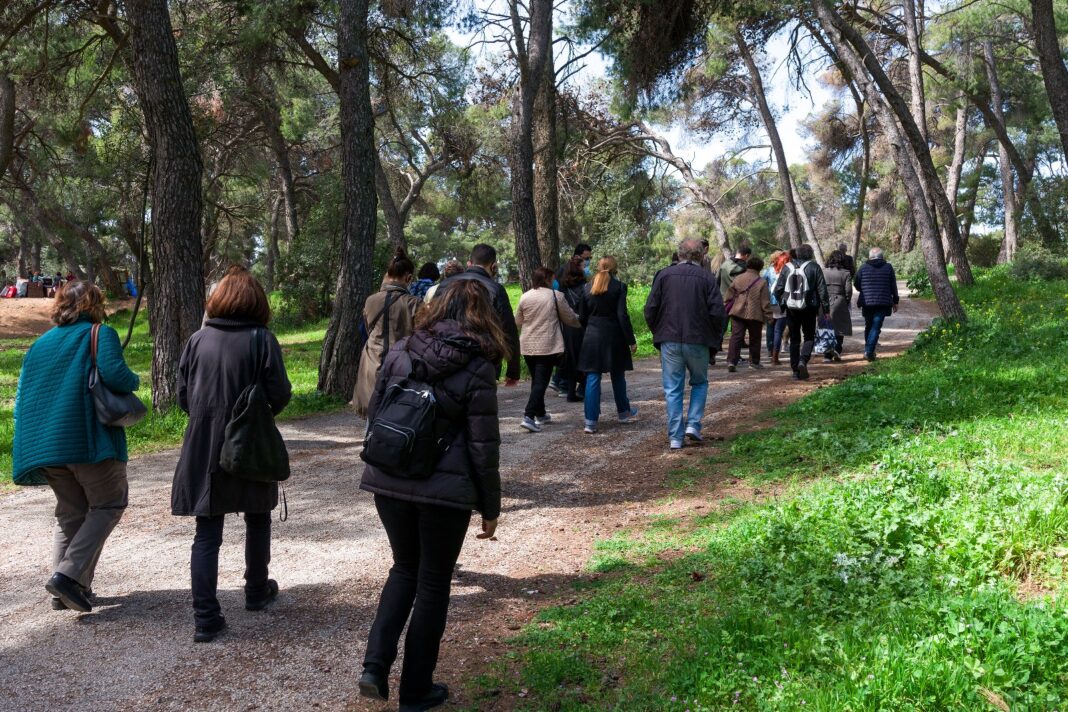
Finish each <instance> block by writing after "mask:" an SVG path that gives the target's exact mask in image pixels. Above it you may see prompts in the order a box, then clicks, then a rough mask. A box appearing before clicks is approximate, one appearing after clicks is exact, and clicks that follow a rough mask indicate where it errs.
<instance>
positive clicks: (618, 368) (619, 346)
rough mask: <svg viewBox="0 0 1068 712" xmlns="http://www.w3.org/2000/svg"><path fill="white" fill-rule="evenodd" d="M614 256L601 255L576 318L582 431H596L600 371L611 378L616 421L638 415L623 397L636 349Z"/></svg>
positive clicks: (636, 410)
mask: <svg viewBox="0 0 1068 712" xmlns="http://www.w3.org/2000/svg"><path fill="white" fill-rule="evenodd" d="M616 269H617V267H616V259H615V258H614V257H602V258H601V260H600V261H599V262H598V263H597V274H596V275H595V276H594V278H593V281H592V282H591V283H590V284H588V285H586V291H585V295H584V298H583V300H582V305H581V310H580V312H579V317H580V319H581V321H582V325H583V327H584V328H585V329H586V334H585V336H584V337H583V340H582V351H581V352H580V353H579V360H578V370H580V371H582V372H583V373H585V374H586V397H585V411H586V413H585V415H586V427H585V432H587V433H591V434H592V433H596V432H597V421H598V420H599V419H600V417H601V374H603V373H608V374H610V375H611V378H612V395H613V396H614V397H615V401H616V413H617V415H618V417H619V422H621V423H629V422H631V421H633V420H634V419H635V418H636V417H637V416H638V409H637V408H632V407H631V405H630V400H628V398H627V377H626V372H627V371H633V370H634V361H633V359H632V358H631V356H632V354H633V353H634V352H635V351H637V349H638V346H637V342H636V341H635V339H634V328H633V327H632V326H631V323H630V314H629V313H628V312H627V285H625V284H623V283H622V282H620V281H619V280H618V279H616Z"/></svg>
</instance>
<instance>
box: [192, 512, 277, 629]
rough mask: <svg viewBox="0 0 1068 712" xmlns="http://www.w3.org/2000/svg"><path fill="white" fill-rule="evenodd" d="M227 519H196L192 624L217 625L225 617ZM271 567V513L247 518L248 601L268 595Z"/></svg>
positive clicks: (246, 583) (250, 515) (216, 517)
mask: <svg viewBox="0 0 1068 712" xmlns="http://www.w3.org/2000/svg"><path fill="white" fill-rule="evenodd" d="M225 522H226V517H225V515H222V514H220V515H218V516H214V517H197V533H196V536H195V537H193V551H192V556H191V557H190V561H189V569H190V574H191V578H192V580H193V621H194V622H195V624H196V625H198V626H210V625H214V624H215V623H216V622H218V620H219V619H220V618H221V617H222V609H221V608H220V607H219V599H218V598H217V592H218V587H219V547H220V546H222V539H223V524H224V523H225ZM270 563H271V513H270V512H260V513H257V514H252V513H249V514H246V515H245V598H246V599H249V598H252V599H255V598H257V597H260V596H262V595H264V594H265V593H266V592H267V565H268V564H270Z"/></svg>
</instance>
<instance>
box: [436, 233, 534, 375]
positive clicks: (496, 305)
mask: <svg viewBox="0 0 1068 712" xmlns="http://www.w3.org/2000/svg"><path fill="white" fill-rule="evenodd" d="M451 279H453V280H474V281H476V282H478V283H479V284H481V285H482V286H483V287H485V288H486V289H487V290H488V291H489V294H490V299H491V303H492V304H493V310H494V311H495V312H497V319H498V321H499V322H500V324H501V328H502V329H503V330H504V335H505V338H507V339H508V353H510V354H511V357H510V358H509V359H508V369H507V370H506V371H505V377H504V385H505V387H507V388H511V387H513V386H515V385H516V384H517V383H519V329H518V328H516V325H515V314H513V313H512V302H511V301H510V300H509V299H508V290H506V289H505V288H504V285H503V284H501V283H500V282H498V281H497V250H496V249H494V248H493V247H492V246H491V245H486V244H478V245H475V246H474V247H473V248H472V249H471V258H470V259H469V260H468V262H467V269H466V270H464V271H463V272H462V273H460V274H458V275H456V276H455V277H452V278H451ZM500 365H501V364H500V363H498V364H497V366H498V370H499V367H500ZM498 375H499V374H498Z"/></svg>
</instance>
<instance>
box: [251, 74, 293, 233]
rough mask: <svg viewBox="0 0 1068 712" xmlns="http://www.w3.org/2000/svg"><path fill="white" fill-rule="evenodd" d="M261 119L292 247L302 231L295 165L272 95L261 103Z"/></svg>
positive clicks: (264, 97)
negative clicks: (299, 220)
mask: <svg viewBox="0 0 1068 712" xmlns="http://www.w3.org/2000/svg"><path fill="white" fill-rule="evenodd" d="M260 117H261V121H263V126H264V128H265V129H266V131H267V138H268V140H269V142H270V144H271V155H272V156H273V157H274V163H275V166H276V168H277V169H278V179H279V183H280V185H281V189H282V190H281V194H282V205H283V207H284V208H285V212H284V217H285V225H286V242H288V243H289V244H291V245H292V244H293V241H294V240H296V239H297V233H298V231H299V230H300V227H299V225H298V223H297V187H296V182H295V181H294V179H293V164H292V162H291V161H290V160H289V145H288V144H287V143H286V137H285V136H284V135H282V113H281V110H280V109H279V108H278V102H277V100H276V99H275V97H274V95H273V94H272V93H268V92H265V93H264V96H263V97H262V100H261V103H260Z"/></svg>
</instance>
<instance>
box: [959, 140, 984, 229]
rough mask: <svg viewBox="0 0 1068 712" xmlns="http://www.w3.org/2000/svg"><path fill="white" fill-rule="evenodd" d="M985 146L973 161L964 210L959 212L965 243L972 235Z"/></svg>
mask: <svg viewBox="0 0 1068 712" xmlns="http://www.w3.org/2000/svg"><path fill="white" fill-rule="evenodd" d="M986 153H987V147H986V146H983V149H982V150H981V151H980V152H979V156H978V157H977V158H976V161H975V170H974V171H972V175H971V180H970V181H968V188H967V190H968V193H967V195H968V197H967V199H966V200H965V202H964V210H963V211H962V212H961V235H962V236H963V238H964V244H965V245H967V244H968V241H969V240H970V239H971V235H972V225H973V224H974V222H975V203H976V201H977V200H978V199H979V186H980V184H981V183H982V181H983V164H984V163H986Z"/></svg>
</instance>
